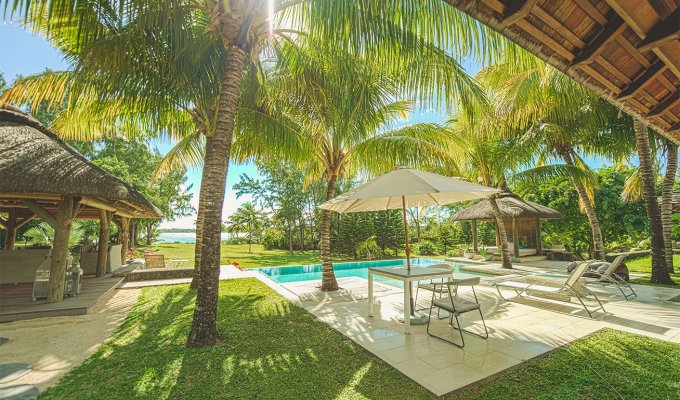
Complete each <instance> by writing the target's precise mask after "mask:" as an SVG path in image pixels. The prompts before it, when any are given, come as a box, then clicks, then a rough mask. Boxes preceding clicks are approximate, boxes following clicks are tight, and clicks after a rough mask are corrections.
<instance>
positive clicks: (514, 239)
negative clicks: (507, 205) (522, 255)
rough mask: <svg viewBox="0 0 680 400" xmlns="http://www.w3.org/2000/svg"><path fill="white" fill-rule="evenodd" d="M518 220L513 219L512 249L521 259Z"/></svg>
mask: <svg viewBox="0 0 680 400" xmlns="http://www.w3.org/2000/svg"><path fill="white" fill-rule="evenodd" d="M517 239H518V238H517V220H516V219H515V218H513V219H512V248H513V251H514V252H515V257H516V258H517V257H519V241H518V240H517Z"/></svg>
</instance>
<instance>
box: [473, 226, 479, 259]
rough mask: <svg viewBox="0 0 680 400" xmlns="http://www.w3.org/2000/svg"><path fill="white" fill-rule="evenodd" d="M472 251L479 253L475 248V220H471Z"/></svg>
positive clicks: (476, 247)
mask: <svg viewBox="0 0 680 400" xmlns="http://www.w3.org/2000/svg"><path fill="white" fill-rule="evenodd" d="M472 250H474V251H475V253H476V252H477V251H479V250H478V246H477V220H476V219H473V220H472Z"/></svg>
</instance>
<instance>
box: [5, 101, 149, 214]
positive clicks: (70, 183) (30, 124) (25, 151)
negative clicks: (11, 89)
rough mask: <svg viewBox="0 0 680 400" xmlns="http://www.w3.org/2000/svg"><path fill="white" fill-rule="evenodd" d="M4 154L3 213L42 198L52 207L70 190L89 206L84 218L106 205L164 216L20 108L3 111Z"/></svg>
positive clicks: (135, 212)
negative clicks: (26, 201) (19, 109)
mask: <svg viewBox="0 0 680 400" xmlns="http://www.w3.org/2000/svg"><path fill="white" fill-rule="evenodd" d="M0 154H1V155H2V156H1V157H0V177H2V179H0V212H6V211H7V209H8V208H10V207H12V208H17V207H19V208H21V199H30V200H36V201H40V202H41V203H44V204H43V206H44V207H45V208H46V209H49V208H50V207H53V204H51V203H54V202H55V201H57V200H59V199H60V197H61V196H62V195H65V194H68V195H73V196H77V197H78V198H80V200H81V204H86V206H88V207H89V211H88V210H86V209H84V210H83V212H82V213H81V214H82V217H83V218H87V217H95V216H96V215H97V213H98V211H97V209H100V208H107V207H108V208H109V210H111V211H113V210H112V209H115V211H116V213H117V214H120V215H124V216H128V217H145V218H157V217H160V216H161V212H160V211H159V210H158V209H157V208H156V207H154V206H153V205H152V204H151V203H150V202H149V201H148V200H147V199H145V198H144V196H142V195H141V194H140V193H138V192H137V191H135V190H134V189H132V188H131V187H130V186H128V185H127V184H125V183H124V182H122V181H121V180H120V179H118V178H116V177H115V176H113V175H111V174H110V173H108V172H106V171H104V170H103V169H101V168H99V167H97V166H96V165H94V164H93V163H91V162H90V161H89V160H87V159H86V158H85V157H83V156H82V155H81V154H80V153H78V152H77V151H76V150H75V149H73V148H72V147H71V146H69V145H68V144H67V143H66V142H64V141H63V140H61V139H60V138H59V137H58V136H57V135H56V134H55V133H54V132H52V131H50V130H49V129H47V128H46V127H45V126H43V125H42V124H40V123H39V122H38V121H37V120H35V119H34V118H32V117H31V116H29V115H27V114H25V113H23V112H20V111H18V110H16V109H10V108H4V109H0ZM22 210H23V211H26V213H28V211H27V210H25V209H23V208H22ZM88 212H89V214H88Z"/></svg>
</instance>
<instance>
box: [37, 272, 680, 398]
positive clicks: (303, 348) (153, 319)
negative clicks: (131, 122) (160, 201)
mask: <svg viewBox="0 0 680 400" xmlns="http://www.w3.org/2000/svg"><path fill="white" fill-rule="evenodd" d="M193 302H194V292H192V291H189V290H188V286H187V285H177V286H164V287H154V288H146V289H144V290H143V291H142V295H141V297H140V299H139V301H138V303H137V305H136V306H135V307H134V308H133V309H132V311H131V312H130V314H129V315H128V317H127V318H126V320H125V321H124V322H123V324H122V325H121V327H120V328H119V329H118V330H117V332H116V333H115V334H114V336H113V338H112V340H111V341H110V342H108V343H106V344H104V345H103V346H102V347H101V348H100V349H99V350H98V351H97V352H96V353H95V354H93V355H92V356H91V357H89V358H88V359H87V360H86V361H85V363H84V364H83V365H81V366H78V367H76V368H75V369H74V370H73V371H72V372H70V373H69V374H68V375H67V376H66V377H64V378H63V379H62V380H61V381H60V382H59V383H58V384H57V385H56V386H55V387H52V388H50V389H48V390H46V391H45V392H44V393H43V394H42V395H41V397H40V398H41V399H100V398H102V399H104V398H105V399H131V398H135V399H434V396H432V395H431V394H430V393H428V392H426V391H425V390H424V389H423V388H422V387H420V386H419V385H417V384H415V383H414V382H413V381H411V380H409V379H408V378H406V377H404V376H403V375H401V374H400V373H399V372H398V371H397V370H396V369H393V368H391V367H389V366H388V365H387V364H385V363H384V362H382V361H380V360H379V359H377V358H375V357H373V356H372V355H370V354H369V353H367V352H365V351H363V350H362V349H360V348H359V347H358V346H356V345H354V344H353V343H352V342H351V341H350V340H349V339H347V338H345V337H343V336H342V335H341V334H339V333H338V332H336V331H334V330H333V329H331V328H330V327H328V326H327V325H325V324H324V323H322V322H320V321H318V320H317V319H316V318H315V317H313V316H312V315H311V314H309V313H307V312H306V311H304V310H302V309H300V308H298V307H296V306H294V305H292V304H291V303H289V302H288V301H287V300H285V299H284V298H282V297H281V296H279V295H278V294H276V293H275V292H274V291H272V290H271V289H269V288H268V287H267V286H265V285H264V284H262V283H261V282H259V281H258V280H255V279H240V280H232V281H223V282H221V283H220V300H219V311H218V327H219V330H220V333H221V334H222V336H223V339H224V341H223V342H222V343H221V344H219V345H216V346H214V347H210V348H202V349H186V348H184V347H183V343H184V341H185V339H186V337H187V333H188V327H189V324H190V321H191V316H192V310H193ZM591 367H592V368H594V369H595V370H593V369H591ZM595 371H597V372H595ZM605 382H608V383H609V384H607V383H605ZM610 385H611V386H610ZM612 387H614V388H615V390H616V391H617V392H619V394H620V396H618V395H616V393H615V392H614V389H612ZM678 393H680V345H677V344H672V343H667V342H663V341H659V340H656V339H651V338H647V337H642V336H637V335H633V334H628V333H623V332H618V331H613V330H605V331H600V332H598V333H595V334H593V335H590V336H588V337H587V338H585V339H583V340H581V341H577V342H575V343H573V344H571V345H569V346H566V347H564V348H562V349H559V350H557V351H555V352H553V353H551V354H550V355H548V356H546V357H543V358H540V359H537V360H534V361H531V362H529V363H527V364H525V365H523V366H521V367H519V368H517V369H514V370H512V371H510V372H508V373H506V374H503V375H501V376H500V377H498V378H496V379H494V380H492V381H490V382H488V383H486V384H484V385H482V386H480V387H477V388H473V389H469V390H467V391H465V392H463V393H459V394H457V395H455V396H453V397H452V398H453V399H480V400H489V399H604V398H612V399H613V398H626V399H642V398H644V399H671V398H677V394H678Z"/></svg>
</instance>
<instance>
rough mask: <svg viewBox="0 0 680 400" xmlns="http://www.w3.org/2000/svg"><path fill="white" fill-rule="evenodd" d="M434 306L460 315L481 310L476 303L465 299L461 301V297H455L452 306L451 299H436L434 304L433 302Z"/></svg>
mask: <svg viewBox="0 0 680 400" xmlns="http://www.w3.org/2000/svg"><path fill="white" fill-rule="evenodd" d="M432 305H433V306H435V307H437V308H441V309H442V310H446V311H448V312H451V313H458V314H462V313H464V312H468V311H471V310H476V309H478V308H479V304H478V303H475V302H474V301H469V300H465V299H461V298H460V297H453V305H454V306H455V309H454V307H453V306H452V305H451V298H450V297H444V298H441V299H436V300H435V301H434V302H432Z"/></svg>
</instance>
